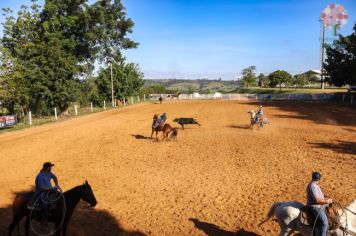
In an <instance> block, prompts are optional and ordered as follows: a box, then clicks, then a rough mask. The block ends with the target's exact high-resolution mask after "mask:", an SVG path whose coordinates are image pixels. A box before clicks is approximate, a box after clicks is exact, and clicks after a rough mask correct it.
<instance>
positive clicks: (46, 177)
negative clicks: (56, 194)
mask: <svg viewBox="0 0 356 236" xmlns="http://www.w3.org/2000/svg"><path fill="white" fill-rule="evenodd" d="M53 177H54V175H53V174H52V173H51V172H49V173H45V172H43V171H40V173H38V175H37V177H36V181H35V183H36V193H41V192H43V190H42V189H43V188H51V187H52V184H51V179H52V178H53Z"/></svg>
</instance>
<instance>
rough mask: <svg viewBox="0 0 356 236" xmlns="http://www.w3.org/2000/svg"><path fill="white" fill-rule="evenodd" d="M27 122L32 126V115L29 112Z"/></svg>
mask: <svg viewBox="0 0 356 236" xmlns="http://www.w3.org/2000/svg"><path fill="white" fill-rule="evenodd" d="M28 121H29V123H30V125H32V113H31V111H29V112H28Z"/></svg>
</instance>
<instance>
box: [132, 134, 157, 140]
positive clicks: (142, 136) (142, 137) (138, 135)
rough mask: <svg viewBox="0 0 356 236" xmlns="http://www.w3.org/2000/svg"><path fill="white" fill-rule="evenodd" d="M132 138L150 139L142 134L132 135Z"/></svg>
mask: <svg viewBox="0 0 356 236" xmlns="http://www.w3.org/2000/svg"><path fill="white" fill-rule="evenodd" d="M131 136H132V137H134V138H135V139H152V138H151V137H146V136H144V135H142V134H132V135H131Z"/></svg>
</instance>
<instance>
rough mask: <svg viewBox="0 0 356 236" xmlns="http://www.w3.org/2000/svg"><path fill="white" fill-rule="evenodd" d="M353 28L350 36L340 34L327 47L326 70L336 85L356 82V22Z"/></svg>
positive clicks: (331, 81) (332, 82)
mask: <svg viewBox="0 0 356 236" xmlns="http://www.w3.org/2000/svg"><path fill="white" fill-rule="evenodd" d="M353 30H354V31H353V32H352V33H351V34H350V35H348V36H345V37H344V36H342V35H339V39H338V40H335V41H334V43H333V44H332V45H331V46H327V47H326V63H325V70H326V71H327V74H328V75H329V76H330V83H331V84H334V85H336V86H343V85H355V84H356V24H355V25H354V28H353Z"/></svg>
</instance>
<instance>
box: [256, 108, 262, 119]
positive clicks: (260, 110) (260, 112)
mask: <svg viewBox="0 0 356 236" xmlns="http://www.w3.org/2000/svg"><path fill="white" fill-rule="evenodd" d="M262 119H263V107H262V106H260V108H259V109H258V111H257V113H256V122H259V121H262Z"/></svg>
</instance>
